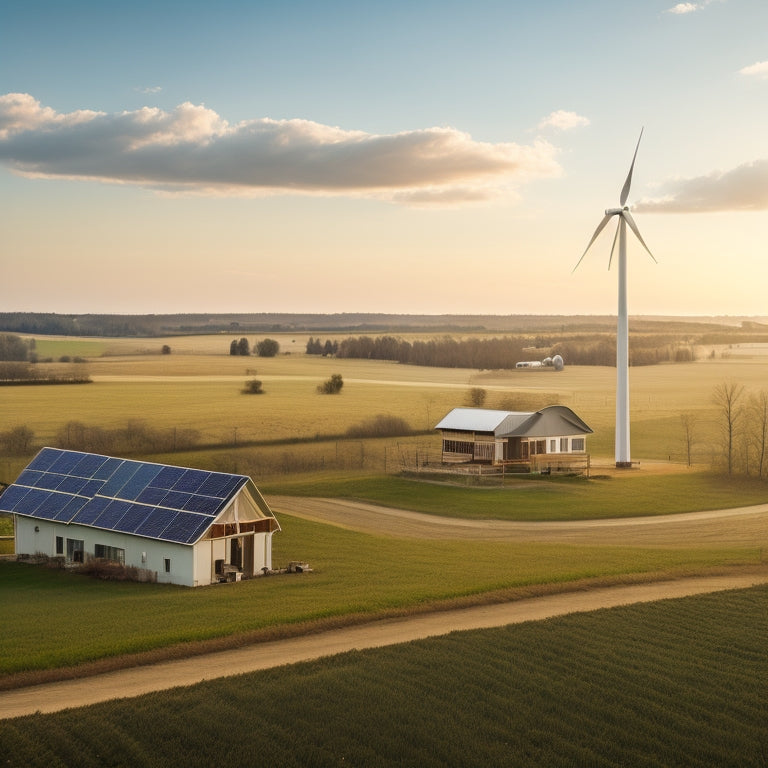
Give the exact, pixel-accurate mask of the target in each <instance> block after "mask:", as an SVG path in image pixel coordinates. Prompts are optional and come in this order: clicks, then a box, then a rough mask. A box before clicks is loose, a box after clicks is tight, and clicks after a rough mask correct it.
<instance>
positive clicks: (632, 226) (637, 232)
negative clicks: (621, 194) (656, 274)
mask: <svg viewBox="0 0 768 768" xmlns="http://www.w3.org/2000/svg"><path fill="white" fill-rule="evenodd" d="M621 215H622V216H623V217H624V220H625V221H626V222H627V224H629V226H630V229H631V230H632V231H633V232H634V233H635V237H636V238H637V239H638V240H639V241H640V244H641V245H642V246H643V248H645V250H646V251H648V255H649V256H650V257H651V258H652V259H653V260H654V261H655V262H656V263H657V264H658V263H659V262H658V261H656V257H655V256H654V255H653V254H652V253H651V249H650V248H649V247H648V246H647V245H646V244H645V240H643V236H642V235H641V234H640V230H639V229H638V228H637V224H635V220H634V219H633V218H632V214H631V213H630V212H629V211H622V212H621Z"/></svg>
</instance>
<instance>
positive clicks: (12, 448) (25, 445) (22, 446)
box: [0, 426, 35, 456]
mask: <svg viewBox="0 0 768 768" xmlns="http://www.w3.org/2000/svg"><path fill="white" fill-rule="evenodd" d="M34 439H35V433H34V432H33V431H32V430H31V429H30V428H29V427H27V426H20V427H12V428H11V429H9V430H8V431H7V432H3V433H2V434H0V443H2V445H3V447H4V448H5V451H6V453H9V454H11V455H12V456H21V455H23V454H25V453H29V451H30V449H31V448H32V441H33V440H34Z"/></svg>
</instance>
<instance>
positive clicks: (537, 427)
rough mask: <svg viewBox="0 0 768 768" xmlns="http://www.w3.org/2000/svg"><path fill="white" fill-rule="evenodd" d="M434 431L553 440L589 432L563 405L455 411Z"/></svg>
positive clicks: (590, 430) (587, 427) (456, 409)
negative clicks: (483, 433) (540, 407)
mask: <svg viewBox="0 0 768 768" xmlns="http://www.w3.org/2000/svg"><path fill="white" fill-rule="evenodd" d="M435 429H450V430H455V431H457V432H492V433H493V434H494V436H495V437H555V436H562V435H574V434H589V433H590V432H592V429H591V428H590V427H589V426H588V425H587V424H586V423H585V422H584V421H582V419H580V418H579V417H578V416H577V415H576V414H575V413H574V412H573V411H572V410H571V409H570V408H567V407H566V406H564V405H550V406H548V407H546V408H542V409H541V410H540V411H535V412H519V411H494V410H488V409H486V408H454V409H453V410H452V411H451V412H450V413H448V415H447V416H445V417H444V418H443V419H442V420H441V421H440V422H439V423H438V424H437V425H436V426H435Z"/></svg>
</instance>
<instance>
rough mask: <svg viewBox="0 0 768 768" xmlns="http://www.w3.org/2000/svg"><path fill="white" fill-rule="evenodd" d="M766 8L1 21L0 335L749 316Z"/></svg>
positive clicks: (763, 174) (231, 11)
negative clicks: (627, 229)
mask: <svg viewBox="0 0 768 768" xmlns="http://www.w3.org/2000/svg"><path fill="white" fill-rule="evenodd" d="M766 29H768V5H766V4H765V2H764V0H743V1H740V0H710V1H709V2H707V1H706V0H702V2H696V3H678V4H676V3H674V2H655V1H654V0H644V1H643V2H615V1H614V2H596V1H595V0H583V1H581V2H573V1H571V2H554V1H553V2H537V3H533V2H530V3H522V2H514V1H513V0H506V1H505V2H493V1H489V0H479V1H478V2H474V3H465V2H463V3H458V2H445V1H443V2H431V1H430V2H387V3H365V2H362V3H361V2H356V3H352V2H332V1H330V2H325V3H320V2H290V1H289V2H279V3H278V2H274V3H273V2H258V1H255V2H231V1H229V0H223V1H222V2H219V3H217V4H212V3H207V2H206V3H201V2H184V3H181V2H163V1H162V0H160V1H159V2H152V3H149V2H143V0H139V1H137V2H132V3H106V2H68V3H58V2H57V3H53V2H35V0H29V1H28V2H14V1H13V0H11V1H10V2H6V3H4V4H3V6H2V9H0V196H2V202H3V205H2V212H1V213H0V228H1V229H0V231H1V232H2V254H3V256H2V259H3V274H4V279H3V283H4V286H5V287H6V290H5V291H4V292H3V294H4V295H3V309H4V310H6V311H10V310H19V311H23V310H27V311H55V312H137V313H143V312H154V313H164V312H186V311H199V312H228V311H238V312H260V311H269V312H274V311H277V312H280V311H283V312H360V311H371V312H401V313H428V314H442V313H472V314H480V313H498V314H518V313H540V314H573V313H580V314H581V313H588V314H613V313H614V312H615V307H616V273H615V271H611V272H608V271H607V263H608V255H609V251H610V247H611V241H612V229H613V227H612V226H611V227H609V228H607V229H606V231H605V232H604V233H603V234H602V235H601V237H600V239H598V241H597V242H596V243H595V245H594V246H593V249H592V251H590V254H589V255H588V257H587V258H586V259H585V260H584V262H582V264H581V266H580V267H579V269H578V270H577V271H576V272H575V273H572V270H573V266H574V265H575V264H576V262H577V261H578V259H579V257H580V256H581V254H582V252H583V250H584V248H585V247H586V244H587V242H588V241H589V238H590V236H591V234H592V232H593V230H594V228H595V227H596V226H597V224H598V223H599V221H600V219H601V218H602V215H603V211H604V209H605V208H608V207H613V206H615V205H617V204H618V197H619V192H620V190H621V186H622V184H623V182H624V179H625V177H626V174H627V171H628V168H629V164H630V161H631V159H632V153H633V151H634V149H635V144H636V142H637V139H638V136H639V133H640V129H641V128H642V127H644V134H643V139H642V142H641V144H640V149H639V152H638V158H637V164H636V167H635V174H634V179H633V186H632V192H631V194H630V198H629V204H630V205H631V206H632V210H633V215H634V217H635V220H636V222H637V224H638V226H639V228H640V230H641V232H642V234H643V237H644V238H645V241H646V242H647V243H648V245H649V247H650V249H651V250H652V251H653V254H654V256H656V258H657V259H658V261H659V263H658V264H654V263H653V262H652V261H651V259H650V258H648V256H647V254H645V253H644V252H643V251H642V249H641V248H640V247H639V246H638V245H637V244H635V243H634V242H632V241H630V246H629V261H630V267H629V269H630V272H629V279H630V291H629V309H630V313H631V314H681V315H752V316H755V315H765V314H766V313H767V312H768V310H766V307H765V301H764V298H763V294H764V293H765V291H764V286H765V284H766V278H768V266H766V261H767V260H766V258H765V254H766V248H765V246H764V242H765V240H764V238H765V232H766V228H767V225H768V215H766V211H767V210H768V138H766V131H765V126H766V125H768V35H766V33H765V30H766Z"/></svg>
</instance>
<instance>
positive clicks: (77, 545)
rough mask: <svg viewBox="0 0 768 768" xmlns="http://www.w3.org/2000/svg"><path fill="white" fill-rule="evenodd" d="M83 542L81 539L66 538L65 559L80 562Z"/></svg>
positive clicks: (83, 546) (83, 547) (81, 560)
mask: <svg viewBox="0 0 768 768" xmlns="http://www.w3.org/2000/svg"><path fill="white" fill-rule="evenodd" d="M84 549H85V542H84V541H83V540H82V539H67V560H69V561H70V562H71V563H82V562H83V552H84Z"/></svg>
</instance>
